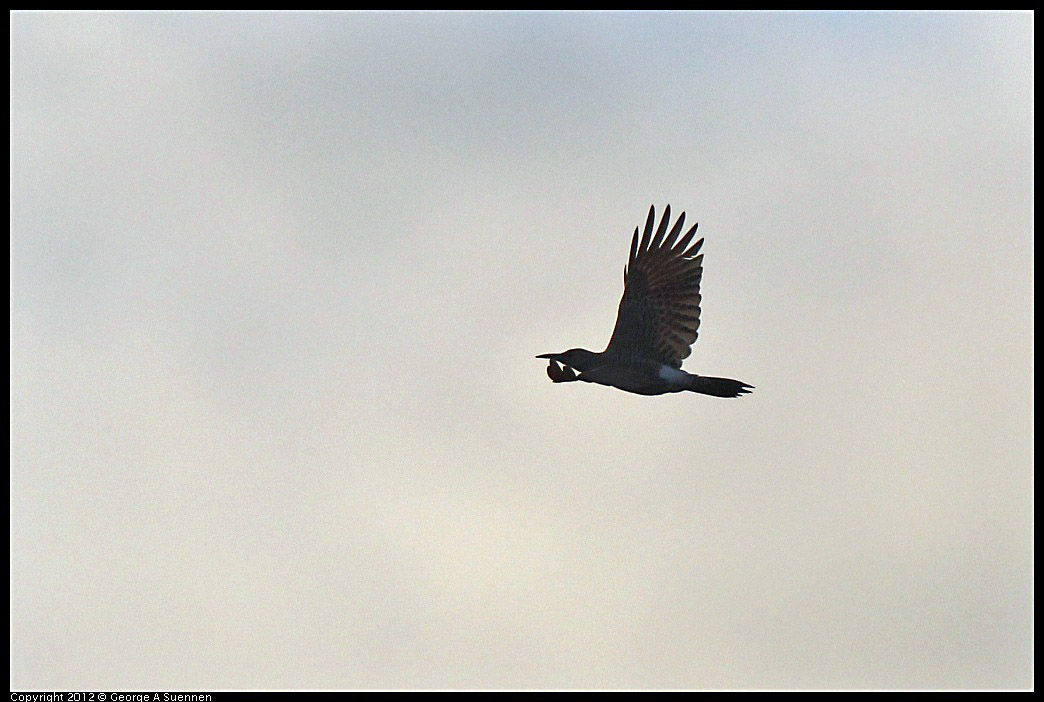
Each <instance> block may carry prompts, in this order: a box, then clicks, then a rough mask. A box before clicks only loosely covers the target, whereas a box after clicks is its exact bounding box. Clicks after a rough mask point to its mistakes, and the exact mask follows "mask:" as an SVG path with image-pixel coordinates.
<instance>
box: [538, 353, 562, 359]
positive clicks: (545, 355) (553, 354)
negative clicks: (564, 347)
mask: <svg viewBox="0 0 1044 702" xmlns="http://www.w3.org/2000/svg"><path fill="white" fill-rule="evenodd" d="M560 355H561V354H558V353H542V354H540V355H539V356H537V358H557V357H558V356H560Z"/></svg>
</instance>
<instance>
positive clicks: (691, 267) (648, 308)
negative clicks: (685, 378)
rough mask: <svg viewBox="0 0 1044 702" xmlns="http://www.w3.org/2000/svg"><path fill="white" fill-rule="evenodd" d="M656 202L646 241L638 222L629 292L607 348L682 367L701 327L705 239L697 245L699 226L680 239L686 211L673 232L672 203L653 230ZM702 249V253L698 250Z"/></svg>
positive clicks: (626, 288) (628, 274)
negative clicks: (669, 228) (693, 242)
mask: <svg viewBox="0 0 1044 702" xmlns="http://www.w3.org/2000/svg"><path fill="white" fill-rule="evenodd" d="M655 219H656V209H655V207H650V208H649V218H648V219H647V220H646V221H645V231H644V232H643V233H642V237H641V241H640V242H639V239H638V227H635V228H634V237H633V238H632V239H631V255H630V258H629V259H628V262H627V267H626V268H624V294H623V299H621V300H620V310H619V312H618V313H617V316H616V328H615V329H614V330H613V336H612V338H611V339H610V340H609V346H608V347H607V348H606V352H607V353H613V354H620V355H621V356H625V357H636V358H648V359H653V360H657V361H659V362H660V363H663V364H665V365H668V366H671V367H673V368H680V367H681V364H682V361H683V360H684V359H686V358H688V356H689V354H690V353H692V344H693V342H695V341H696V336H697V334H698V330H699V328H700V299H701V298H700V279H701V278H702V277H703V254H699V250H700V247H701V246H702V245H703V239H700V240H699V241H697V242H696V243H695V244H693V245H692V246H689V242H691V241H692V238H693V236H695V234H696V227H697V225H695V224H694V225H693V226H692V229H690V230H689V231H688V232H686V233H685V235H684V236H682V237H680V238H679V234H680V233H681V230H682V224H684V222H685V213H684V212H682V213H681V215H680V216H679V217H678V221H677V222H675V224H674V226H673V227H672V228H671V230H670V232H668V231H667V225H668V224H670V220H671V206H670V205H667V208H666V210H665V211H664V213H663V219H661V220H660V226H659V227H657V229H656V232H655V234H654V233H653V224H654V223H655ZM697 254H699V255H697Z"/></svg>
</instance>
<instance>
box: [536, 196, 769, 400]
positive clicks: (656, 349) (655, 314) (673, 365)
mask: <svg viewBox="0 0 1044 702" xmlns="http://www.w3.org/2000/svg"><path fill="white" fill-rule="evenodd" d="M670 221H671V206H670V205H667V207H666V209H665V210H664V213H663V219H661V220H660V226H659V227H657V228H656V231H655V233H654V232H653V225H654V224H655V222H656V208H655V206H652V207H650V208H649V217H648V219H646V220H645V230H644V232H642V236H641V240H640V241H639V238H638V227H635V228H634V236H633V237H632V238H631V255H630V257H629V258H628V260H627V266H625V267H624V294H623V298H622V299H621V300H620V309H619V311H618V312H617V316H616V328H615V329H614V330H613V336H612V338H610V339H609V345H608V346H606V348H605V351H602V352H601V353H596V352H594V351H588V350H587V349H569V350H568V351H563V352H562V353H542V354H540V355H539V356H537V358H546V359H549V360H548V366H547V375H548V377H550V378H551V380H552V381H553V382H555V383H569V382H574V381H577V380H583V381H585V382H588V383H598V384H599V385H609V386H610V387H614V388H619V389H620V390H625V391H627V392H633V393H637V394H639V395H663V394H664V393H668V392H683V391H686V390H688V391H691V392H698V393H702V394H704V395H714V396H715V397H739V396H740V395H745V394H747V393H749V392H750V391H751V390H753V389H754V386H753V385H748V384H747V383H744V382H741V381H739V380H732V379H731V378H714V377H711V376H708V375H695V374H693V373H686V372H685V371H683V370H681V365H682V361H683V360H685V359H686V358H688V357H689V354H690V353H692V344H693V342H695V341H696V336H697V334H698V332H699V328H700V300H701V299H702V298H701V297H700V280H701V279H702V278H703V254H701V253H699V251H700V247H701V246H703V239H702V238H701V239H700V240H699V241H697V242H696V243H695V244H692V246H689V243H690V242H691V241H692V239H693V237H694V236H695V235H696V227H697V226H699V225H697V224H694V225H693V226H692V229H690V230H689V231H687V232H686V233H685V235H684V236H680V237H679V234H681V231H682V225H683V224H684V223H685V213H684V212H682V213H681V215H679V216H678V221H677V222H675V223H674V226H673V227H671V229H670V231H669V232H668V231H667V225H668V224H670Z"/></svg>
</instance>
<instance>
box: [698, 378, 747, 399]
mask: <svg viewBox="0 0 1044 702" xmlns="http://www.w3.org/2000/svg"><path fill="white" fill-rule="evenodd" d="M691 378H692V379H691V380H690V381H689V390H692V391H693V392H698V393H702V394H704V395H714V397H739V396H740V395H746V394H747V393H749V392H750V391H751V390H753V389H754V386H753V385H747V384H746V383H743V382H740V381H739V380H733V379H732V378H712V377H711V376H709V375H693V376H691Z"/></svg>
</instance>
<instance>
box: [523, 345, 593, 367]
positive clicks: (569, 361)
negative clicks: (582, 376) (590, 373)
mask: <svg viewBox="0 0 1044 702" xmlns="http://www.w3.org/2000/svg"><path fill="white" fill-rule="evenodd" d="M597 356H598V354H596V353H595V352H594V351H588V350H587V349H569V350H568V351H563V352H562V353H542V354H540V355H539V356H537V358H550V359H551V360H553V361H558V362H559V363H561V364H562V365H563V366H569V367H570V368H572V369H574V370H578V371H580V372H581V373H583V372H584V371H585V370H588V369H590V368H593V367H594V365H595V359H596V358H597Z"/></svg>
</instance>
